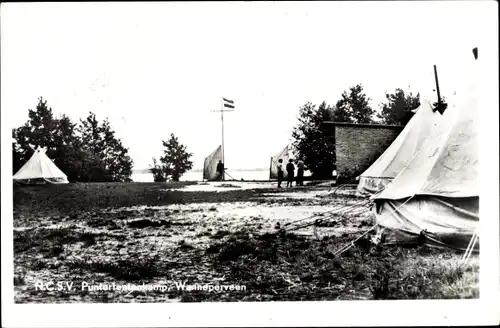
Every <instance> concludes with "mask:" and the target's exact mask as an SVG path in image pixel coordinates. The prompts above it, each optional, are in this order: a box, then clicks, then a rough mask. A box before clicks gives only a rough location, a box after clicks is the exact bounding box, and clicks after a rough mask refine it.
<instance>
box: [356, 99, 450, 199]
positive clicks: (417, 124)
mask: <svg viewBox="0 0 500 328" xmlns="http://www.w3.org/2000/svg"><path fill="white" fill-rule="evenodd" d="M414 112H416V113H415V115H413V117H412V118H411V120H410V122H408V124H407V125H406V127H405V128H404V130H403V131H402V132H401V133H400V134H399V135H398V137H397V138H396V139H395V140H394V141H393V143H392V144H391V145H390V146H389V148H387V149H386V150H385V152H384V153H383V154H382V155H381V156H380V157H379V158H378V159H377V160H376V161H375V162H374V163H373V164H372V165H371V166H370V167H369V168H368V169H367V170H366V171H365V172H363V174H361V176H360V178H359V184H358V188H357V190H356V194H357V195H358V196H372V195H374V194H376V193H378V192H380V191H382V190H383V189H384V188H385V187H386V186H387V185H388V184H389V183H390V182H391V181H392V179H394V177H396V175H397V174H398V173H399V172H401V170H402V169H403V168H404V167H405V165H406V164H407V163H408V162H409V161H411V159H412V158H413V156H414V155H415V154H417V153H418V151H419V150H420V148H421V146H422V144H423V143H424V141H425V140H426V139H427V137H428V136H429V134H430V132H431V131H432V129H433V128H435V127H436V126H437V124H438V123H439V121H440V119H441V114H440V113H439V112H438V111H434V110H433V108H432V105H431V103H430V102H429V101H427V100H424V101H422V102H421V105H420V106H419V107H418V108H417V109H415V110H414Z"/></svg>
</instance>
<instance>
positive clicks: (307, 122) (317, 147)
mask: <svg viewBox="0 0 500 328" xmlns="http://www.w3.org/2000/svg"><path fill="white" fill-rule="evenodd" d="M334 116H335V110H334V109H333V108H332V107H330V106H329V105H327V104H326V103H325V102H323V103H321V104H320V105H319V106H318V108H316V106H315V105H313V104H312V103H310V102H308V103H306V104H305V105H303V106H302V107H300V109H299V117H298V120H299V123H298V124H297V126H296V127H294V129H293V132H292V137H293V138H294V142H293V146H294V148H295V150H296V151H297V153H298V156H299V157H301V158H302V159H303V161H304V164H305V166H306V167H307V168H308V169H309V170H310V171H311V173H312V174H313V175H314V176H315V177H317V178H329V177H331V174H332V171H333V168H334V163H335V151H334V147H333V145H332V144H330V143H328V142H327V136H326V135H325V134H324V133H323V132H322V131H321V130H320V125H321V123H323V122H325V121H332V120H333V119H334Z"/></svg>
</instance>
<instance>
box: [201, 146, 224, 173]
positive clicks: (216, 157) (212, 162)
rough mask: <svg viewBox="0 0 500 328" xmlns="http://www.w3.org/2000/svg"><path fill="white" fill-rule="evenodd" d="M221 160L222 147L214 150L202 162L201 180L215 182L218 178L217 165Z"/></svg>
mask: <svg viewBox="0 0 500 328" xmlns="http://www.w3.org/2000/svg"><path fill="white" fill-rule="evenodd" d="M221 160H222V147H221V146H219V147H217V149H215V150H214V151H213V152H212V153H211V154H210V155H208V157H206V158H205V160H204V162H203V180H208V181H215V180H217V179H218V178H219V173H218V172H217V163H219V161H221Z"/></svg>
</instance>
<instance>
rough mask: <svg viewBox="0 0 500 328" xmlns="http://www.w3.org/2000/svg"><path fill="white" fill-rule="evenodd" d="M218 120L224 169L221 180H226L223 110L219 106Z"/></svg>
mask: <svg viewBox="0 0 500 328" xmlns="http://www.w3.org/2000/svg"><path fill="white" fill-rule="evenodd" d="M220 120H221V123H222V164H223V165H224V169H223V170H222V181H224V180H226V160H225V158H224V111H223V110H222V108H221V111H220Z"/></svg>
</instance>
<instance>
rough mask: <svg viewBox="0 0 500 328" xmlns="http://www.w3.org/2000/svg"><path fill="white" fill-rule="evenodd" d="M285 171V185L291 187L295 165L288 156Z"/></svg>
mask: <svg viewBox="0 0 500 328" xmlns="http://www.w3.org/2000/svg"><path fill="white" fill-rule="evenodd" d="M286 173H287V174H288V180H287V183H286V186H287V187H293V178H294V176H295V166H294V165H293V159H291V158H290V160H289V161H288V164H287V165H286Z"/></svg>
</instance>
